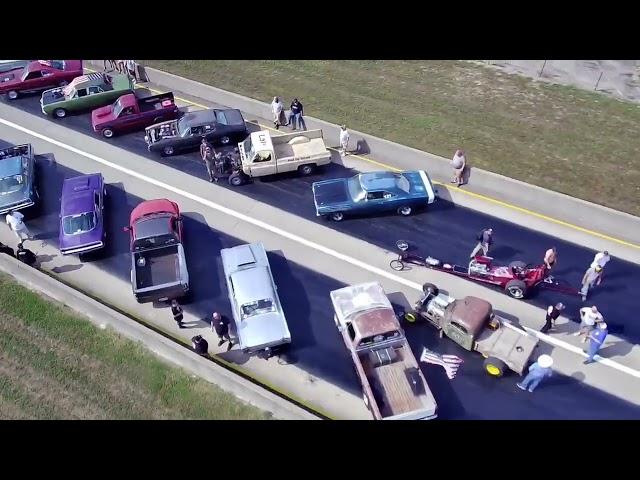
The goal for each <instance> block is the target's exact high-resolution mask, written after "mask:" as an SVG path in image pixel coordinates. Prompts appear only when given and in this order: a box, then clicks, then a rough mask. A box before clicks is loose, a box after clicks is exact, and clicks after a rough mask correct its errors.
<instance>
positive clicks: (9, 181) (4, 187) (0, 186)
mask: <svg viewBox="0 0 640 480" xmlns="http://www.w3.org/2000/svg"><path fill="white" fill-rule="evenodd" d="M23 184H24V176H23V175H22V174H18V175H11V176H9V177H4V178H2V179H0V195H7V194H8V193H14V192H17V191H19V190H20V189H22V185H23Z"/></svg>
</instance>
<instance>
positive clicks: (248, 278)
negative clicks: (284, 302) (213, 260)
mask: <svg viewBox="0 0 640 480" xmlns="http://www.w3.org/2000/svg"><path fill="white" fill-rule="evenodd" d="M231 280H232V281H233V290H234V294H235V298H236V300H237V302H238V304H239V305H244V304H245V303H248V302H253V301H256V300H263V299H266V298H269V299H271V300H272V301H273V302H274V303H275V301H276V299H275V292H274V290H273V285H272V282H271V275H269V268H268V267H267V266H266V265H256V266H255V267H254V268H248V269H245V270H239V271H237V272H234V273H232V274H231Z"/></svg>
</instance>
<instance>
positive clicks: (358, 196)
mask: <svg viewBox="0 0 640 480" xmlns="http://www.w3.org/2000/svg"><path fill="white" fill-rule="evenodd" d="M312 188H313V200H314V202H315V204H316V215H318V216H326V217H329V218H330V219H331V220H334V221H336V222H339V221H340V220H342V219H343V218H344V216H345V214H357V215H359V214H366V213H375V212H382V211H394V210H395V211H397V212H398V214H400V215H404V216H407V215H411V212H412V211H413V210H414V209H416V208H419V207H426V206H427V205H429V204H431V203H433V202H434V201H435V199H436V191H435V189H434V188H433V185H432V183H431V179H430V178H429V175H427V172H425V171H424V170H415V171H407V172H401V173H393V172H369V173H360V174H358V175H356V176H355V177H351V178H336V179H333V180H324V181H322V182H315V183H314V184H313V185H312Z"/></svg>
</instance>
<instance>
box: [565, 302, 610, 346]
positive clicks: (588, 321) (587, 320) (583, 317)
mask: <svg viewBox="0 0 640 480" xmlns="http://www.w3.org/2000/svg"><path fill="white" fill-rule="evenodd" d="M601 322H604V318H603V317H602V314H601V313H600V312H599V311H598V307H596V306H595V305H594V306H592V307H591V308H589V307H583V308H581V309H580V329H579V330H578V331H577V332H576V333H574V334H573V335H574V336H575V337H579V336H581V335H584V339H582V343H585V342H586V341H587V337H588V336H589V334H590V333H591V330H593V328H594V326H595V325H596V323H601Z"/></svg>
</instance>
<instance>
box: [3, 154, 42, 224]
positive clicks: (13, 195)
mask: <svg viewBox="0 0 640 480" xmlns="http://www.w3.org/2000/svg"><path fill="white" fill-rule="evenodd" d="M34 163H35V162H34V159H33V151H32V150H31V145H30V144H24V145H17V146H15V147H9V148H3V149H2V150H0V214H2V213H7V212H9V211H11V210H22V209H23V208H27V207H31V206H33V205H35V203H36V201H37V200H38V191H37V190H36V187H35V182H34V173H35V167H34Z"/></svg>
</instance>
